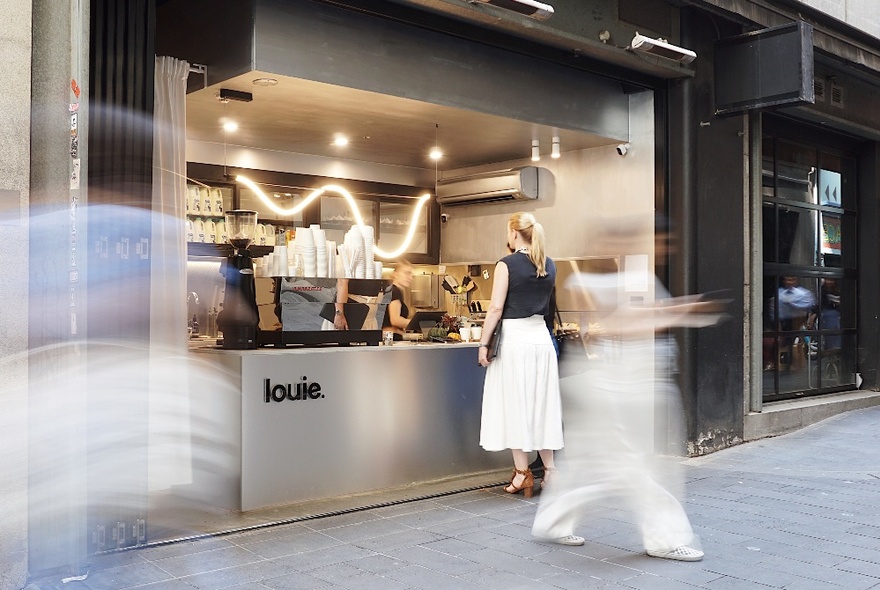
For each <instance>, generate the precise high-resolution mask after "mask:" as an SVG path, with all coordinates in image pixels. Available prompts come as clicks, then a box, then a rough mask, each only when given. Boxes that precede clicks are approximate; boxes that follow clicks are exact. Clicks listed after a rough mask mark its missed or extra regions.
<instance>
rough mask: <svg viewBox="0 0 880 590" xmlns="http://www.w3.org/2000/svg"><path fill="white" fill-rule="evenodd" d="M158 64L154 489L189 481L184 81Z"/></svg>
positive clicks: (182, 70) (168, 64)
mask: <svg viewBox="0 0 880 590" xmlns="http://www.w3.org/2000/svg"><path fill="white" fill-rule="evenodd" d="M188 75H189V64H188V63H187V62H185V61H182V60H179V59H175V58H172V57H165V56H161V57H156V76H155V106H154V112H153V237H152V241H153V243H152V248H151V260H152V267H151V273H150V278H151V280H150V285H151V287H150V442H149V462H150V469H149V473H150V475H149V477H150V489H151V490H155V489H165V488H168V487H170V486H171V485H174V484H184V483H188V482H189V480H190V479H191V459H190V458H191V449H190V434H189V433H190V428H189V398H188V372H187V370H186V367H187V358H186V357H187V334H186V322H187V306H186V292H187V291H186V256H187V254H186V232H185V222H186V79H187V76H188Z"/></svg>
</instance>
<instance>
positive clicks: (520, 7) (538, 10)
mask: <svg viewBox="0 0 880 590" xmlns="http://www.w3.org/2000/svg"><path fill="white" fill-rule="evenodd" d="M475 1H476V2H481V3H483V4H491V5H492V6H496V7H498V8H504V9H506V10H512V11H513V12H518V13H520V14H522V15H525V16H527V17H529V18H533V19H536V20H547V19H548V18H550V17H551V16H553V7H552V6H550V5H549V4H545V3H543V2H537V1H536V0H475Z"/></svg>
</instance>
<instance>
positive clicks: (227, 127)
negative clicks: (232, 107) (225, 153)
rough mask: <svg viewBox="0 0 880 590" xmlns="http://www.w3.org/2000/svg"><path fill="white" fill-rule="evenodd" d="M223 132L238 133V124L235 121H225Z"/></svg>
mask: <svg viewBox="0 0 880 590" xmlns="http://www.w3.org/2000/svg"><path fill="white" fill-rule="evenodd" d="M223 131H227V132H229V133H234V132H236V131H238V123H236V122H235V121H226V122H225V123H223Z"/></svg>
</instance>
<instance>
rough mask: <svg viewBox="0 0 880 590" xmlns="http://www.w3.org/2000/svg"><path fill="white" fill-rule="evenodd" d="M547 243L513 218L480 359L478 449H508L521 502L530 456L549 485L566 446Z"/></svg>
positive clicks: (528, 220) (527, 216) (529, 221)
mask: <svg viewBox="0 0 880 590" xmlns="http://www.w3.org/2000/svg"><path fill="white" fill-rule="evenodd" d="M544 239H545V238H544V229H543V227H542V226H541V224H539V223H538V222H537V220H536V219H535V216H534V215H532V214H531V213H516V214H514V215H513V216H511V217H510V220H509V221H508V225H507V245H508V247H509V248H510V250H512V252H513V253H512V254H509V255H508V256H505V257H504V258H502V259H501V260H500V261H499V262H498V263H497V264H496V265H495V276H494V281H493V284H492V300H491V303H490V304H489V311H488V312H487V313H486V319H485V321H484V323H483V332H482V337H481V339H480V347H479V349H478V356H477V360H478V362H479V364H480V365H482V366H483V367H487V370H486V379H485V382H484V385H483V410H482V417H481V424H480V445H481V446H482V447H483V448H484V449H486V450H487V451H501V450H504V449H510V450H511V452H512V454H513V464H514V471H513V477H512V478H511V482H510V485H508V486H507V487H506V488H505V491H506V492H508V493H510V494H516V493H519V492H524V494H525V495H526V497H531V495H532V490H533V488H534V483H535V482H534V475H533V474H532V472H531V471H530V470H529V456H528V453H530V452H531V451H538V453H539V454H540V455H541V458H542V460H543V465H544V479H545V481H547V478H548V475H549V474H551V473H552V472H553V470H554V468H555V464H554V461H553V451H554V450H558V449H561V448H562V445H563V441H562V408H561V404H560V397H559V372H558V367H557V360H556V351H555V349H554V347H553V342H552V336H551V334H550V331H549V330H548V329H547V324H546V322H545V316H546V315H547V314H548V312H549V306H550V297H551V294H552V291H553V287H554V284H555V281H556V265H555V264H554V263H553V261H552V260H551V259H550V258H548V257H547V256H546V255H545V253H544ZM502 320H503V323H502V328H501V344H500V347H499V349H498V353H497V356H495V357H494V358H493V359H490V358H489V350H488V346H489V341H490V339H491V336H492V334H493V332H494V331H495V328H496V327H497V326H498V324H499V322H501V321H502ZM579 540H580V543H579V544H583V539H579ZM575 541H577V539H575ZM558 542H566V541H565V540H560V541H558ZM567 544H576V543H571V542H568V543H567Z"/></svg>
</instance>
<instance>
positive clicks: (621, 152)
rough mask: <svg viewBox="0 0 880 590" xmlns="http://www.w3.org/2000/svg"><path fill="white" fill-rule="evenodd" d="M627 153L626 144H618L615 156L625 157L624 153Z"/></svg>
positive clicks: (627, 146)
mask: <svg viewBox="0 0 880 590" xmlns="http://www.w3.org/2000/svg"><path fill="white" fill-rule="evenodd" d="M628 151H629V144H628V143H621V144H618V146H617V154H618V155H620V156H625V155H626V152H628Z"/></svg>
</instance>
